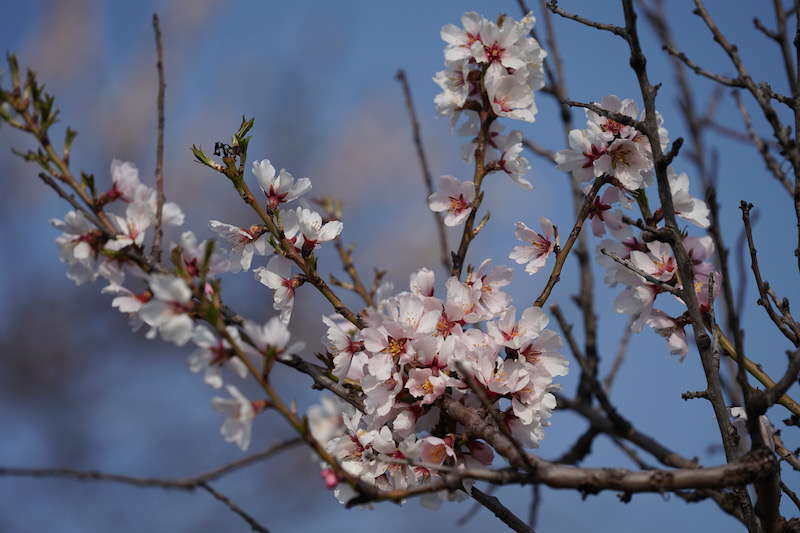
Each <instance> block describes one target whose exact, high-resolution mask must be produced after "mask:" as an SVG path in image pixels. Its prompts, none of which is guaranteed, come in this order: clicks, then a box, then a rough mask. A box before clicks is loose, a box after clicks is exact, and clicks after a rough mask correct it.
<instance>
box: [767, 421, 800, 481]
mask: <svg viewBox="0 0 800 533" xmlns="http://www.w3.org/2000/svg"><path fill="white" fill-rule="evenodd" d="M772 443H773V444H774V445H775V452H776V453H777V454H778V456H780V458H781V460H782V461H786V462H787V463H789V464H790V465H791V467H792V468H794V469H795V470H797V471H798V472H800V458H798V457H797V454H796V453H795V452H793V451H791V450H789V449H787V448H786V445H785V444H784V443H783V439H781V434H780V432H779V431H776V432H775V433H773V434H772Z"/></svg>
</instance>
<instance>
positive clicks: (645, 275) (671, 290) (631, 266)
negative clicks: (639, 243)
mask: <svg viewBox="0 0 800 533" xmlns="http://www.w3.org/2000/svg"><path fill="white" fill-rule="evenodd" d="M600 253H601V254H603V255H605V256H607V257H610V258H611V259H613V260H614V261H615V262H617V263H619V264H620V265H622V266H624V267H625V268H627V269H628V270H630V271H631V272H634V273H636V274H638V275H640V276H641V277H642V278H643V279H644V280H645V281H647V282H649V283H651V284H653V285H655V286H656V287H658V288H659V289H661V290H663V291H666V292H669V293H672V294H674V295H675V296H678V297H680V296H681V294H682V293H683V291H681V290H680V289H679V288H677V287H675V286H674V285H670V284H668V283H665V282H663V281H661V280H660V279H658V278H656V277H653V276H652V275H650V274H648V273H647V272H645V271H644V270H642V269H641V268H639V267H637V266H634V264H633V263H631V262H630V261H628V260H627V259H623V258H621V257H620V256H618V255H617V254H615V253H614V252H609V251H608V250H606V249H605V248H600Z"/></svg>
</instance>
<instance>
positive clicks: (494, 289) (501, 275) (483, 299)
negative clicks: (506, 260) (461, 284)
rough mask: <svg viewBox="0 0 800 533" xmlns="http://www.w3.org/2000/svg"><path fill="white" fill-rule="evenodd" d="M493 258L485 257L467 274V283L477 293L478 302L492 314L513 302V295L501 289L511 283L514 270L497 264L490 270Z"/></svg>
mask: <svg viewBox="0 0 800 533" xmlns="http://www.w3.org/2000/svg"><path fill="white" fill-rule="evenodd" d="M491 262H492V260H491V259H485V260H484V261H483V262H482V263H481V264H480V265H479V266H478V268H477V269H476V270H473V271H472V272H470V273H469V274H468V275H467V279H466V285H467V286H469V287H470V288H471V289H472V290H473V291H475V294H476V295H477V300H478V304H479V305H480V306H481V307H482V308H484V309H486V310H487V311H488V312H489V314H490V315H496V314H498V313H501V312H503V311H504V310H505V309H506V308H507V307H508V305H509V303H510V302H511V297H510V296H509V295H508V294H506V293H505V292H503V291H501V290H500V289H501V288H502V287H505V286H507V285H509V284H510V283H511V278H512V276H513V274H514V272H513V270H511V269H510V268H508V267H505V266H495V267H494V268H492V270H489V263H491Z"/></svg>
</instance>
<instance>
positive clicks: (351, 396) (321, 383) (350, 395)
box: [278, 355, 365, 413]
mask: <svg viewBox="0 0 800 533" xmlns="http://www.w3.org/2000/svg"><path fill="white" fill-rule="evenodd" d="M278 362H280V363H282V364H284V365H286V366H290V367H292V368H294V369H295V370H297V371H299V372H302V373H303V374H306V375H307V376H310V377H311V379H313V380H314V388H315V389H327V390H329V391H331V392H332V393H334V394H335V395H336V396H338V397H339V398H341V399H343V400H344V401H346V402H347V403H349V404H350V405H352V406H353V407H355V408H356V409H358V410H359V411H361V412H362V413H363V412H365V410H364V401H363V400H362V399H361V396H360V395H359V394H358V393H357V392H356V391H354V390H352V389H348V388H347V387H345V386H344V385H342V384H341V383H338V382H337V381H336V380H334V379H333V378H331V377H330V376H329V375H328V371H327V369H325V368H322V367H320V366H317V365H315V364H312V363H308V362H306V361H304V360H303V359H301V358H300V357H298V356H296V355H289V356H283V357H281V358H280V359H278Z"/></svg>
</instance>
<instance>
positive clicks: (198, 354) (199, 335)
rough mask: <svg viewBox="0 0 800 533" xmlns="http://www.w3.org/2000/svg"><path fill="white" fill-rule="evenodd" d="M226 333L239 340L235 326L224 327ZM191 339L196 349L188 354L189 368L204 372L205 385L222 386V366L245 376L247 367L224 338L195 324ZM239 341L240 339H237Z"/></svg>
mask: <svg viewBox="0 0 800 533" xmlns="http://www.w3.org/2000/svg"><path fill="white" fill-rule="evenodd" d="M226 331H227V332H228V334H229V335H230V336H231V337H232V338H233V339H234V341H239V330H238V329H236V328H235V327H232V326H228V327H227V328H226ZM192 341H193V342H194V343H195V345H196V346H197V350H195V351H194V352H192V354H191V355H190V356H189V369H190V370H191V371H192V372H200V371H201V370H202V371H203V372H204V378H203V379H204V381H205V382H206V384H207V385H210V386H211V387H214V388H215V389H218V388H220V387H222V383H223V381H222V368H223V367H224V368H227V369H228V370H230V371H232V372H233V373H234V374H236V375H238V376H239V377H240V378H242V379H244V378H246V377H247V367H246V366H245V364H244V363H243V362H242V361H241V360H240V359H237V358H236V356H235V352H234V351H233V350H232V349H231V346H230V344H228V341H227V340H225V339H224V338H221V337H217V336H216V335H214V334H213V333H212V332H211V330H210V329H208V328H207V327H206V326H202V325H200V326H197V327H196V328H195V330H194V333H193V334H192ZM239 342H241V341H239Z"/></svg>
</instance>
